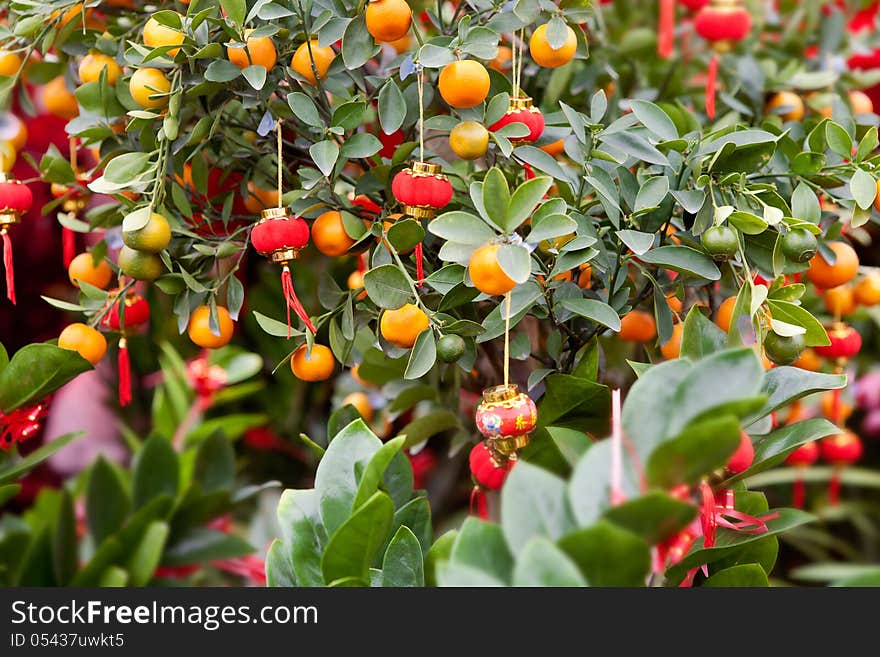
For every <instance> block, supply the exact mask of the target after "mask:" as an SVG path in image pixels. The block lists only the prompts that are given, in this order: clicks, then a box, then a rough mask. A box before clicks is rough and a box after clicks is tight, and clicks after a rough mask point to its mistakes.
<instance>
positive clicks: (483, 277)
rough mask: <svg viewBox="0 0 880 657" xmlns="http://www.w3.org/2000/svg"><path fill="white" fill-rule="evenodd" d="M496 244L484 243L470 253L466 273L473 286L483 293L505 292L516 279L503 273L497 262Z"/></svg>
mask: <svg viewBox="0 0 880 657" xmlns="http://www.w3.org/2000/svg"><path fill="white" fill-rule="evenodd" d="M499 248H501V247H500V245H498V244H485V245H483V246H481V247H479V248H478V249H477V250H476V251H474V252H473V254H471V259H470V262H469V263H468V273H469V274H470V277H471V281H472V282H473V284H474V287H475V288H477V289H478V290H479V291H480V292H482V293H483V294H489V295H496V294H507V293H508V292H510V291H511V290H512V289H513V288H514V287H516V281H514V280H513V279H512V278H510V277H509V276H508V275H507V274H505V273H504V270H503V269H502V268H501V264H500V263H499V262H498V249H499Z"/></svg>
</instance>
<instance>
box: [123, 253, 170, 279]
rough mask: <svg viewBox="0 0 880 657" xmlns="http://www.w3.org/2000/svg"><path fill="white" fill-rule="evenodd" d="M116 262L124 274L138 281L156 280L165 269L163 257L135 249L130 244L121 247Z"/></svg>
mask: <svg viewBox="0 0 880 657" xmlns="http://www.w3.org/2000/svg"><path fill="white" fill-rule="evenodd" d="M116 263H117V264H118V265H119V269H120V271H121V272H122V273H123V274H125V275H126V276H128V277H129V278H133V279H135V280H136V281H155V280H156V279H157V278H159V277H160V276H161V275H162V274H163V272H164V270H165V267H164V266H163V265H162V259H161V258H160V257H159V256H157V255H156V254H155V253H146V252H145V251H135V250H134V249H132V248H130V247H128V246H123V247H122V248H121V249H119V256H118V257H117V261H116Z"/></svg>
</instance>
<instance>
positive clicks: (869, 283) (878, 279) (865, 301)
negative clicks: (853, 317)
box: [853, 272, 880, 306]
mask: <svg viewBox="0 0 880 657" xmlns="http://www.w3.org/2000/svg"><path fill="white" fill-rule="evenodd" d="M853 294H854V296H855V301H856V303H857V304H859V305H860V306H876V305H877V304H878V303H880V273H876V272H875V273H871V274H868V275H867V276H864V277H863V278H862V279H861V280H860V281H859V282H858V283H856V286H855V289H854V290H853Z"/></svg>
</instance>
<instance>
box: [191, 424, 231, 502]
mask: <svg viewBox="0 0 880 657" xmlns="http://www.w3.org/2000/svg"><path fill="white" fill-rule="evenodd" d="M227 417H228V416H227ZM192 478H193V481H194V482H198V483H199V484H201V487H202V490H203V491H205V492H206V493H211V492H214V491H224V490H227V491H228V490H232V487H233V485H234V484H235V450H234V449H233V448H232V444H231V443H230V442H229V438H227V436H226V434H225V433H224V432H222V431H218V432H216V433H214V434H212V435H210V436H208V438H206V439H205V440H204V441H202V443H201V444H200V445H199V448H198V451H197V452H196V460H195V465H194V467H193V475H192Z"/></svg>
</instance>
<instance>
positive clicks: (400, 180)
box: [391, 161, 452, 287]
mask: <svg viewBox="0 0 880 657" xmlns="http://www.w3.org/2000/svg"><path fill="white" fill-rule="evenodd" d="M442 171H443V167H441V166H440V165H439V164H431V163H430V162H421V161H418V162H413V163H412V166H411V167H409V168H407V169H404V170H403V171H400V172H399V173H398V174H397V175H396V176H394V179H393V180H392V181H391V193H392V194H393V195H394V198H395V199H396V200H397V202H398V203H400V204H402V205H403V212H404V214H405V215H406V216H408V217H412V218H413V219H433V218H434V215H435V214H436V213H437V210H441V209H443V208H445V207H446V206H447V205H448V204H449V201H451V200H452V183H451V182H449V178H447V177H446V176H444V175H443V173H442ZM415 257H416V278H417V279H418V284H419V287H421V285H422V279H423V278H424V270H423V265H422V245H421V243H419V244H416V249H415Z"/></svg>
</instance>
